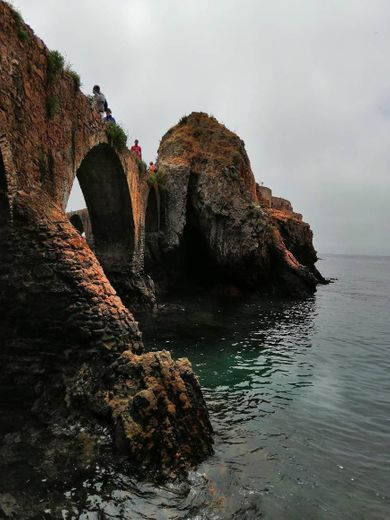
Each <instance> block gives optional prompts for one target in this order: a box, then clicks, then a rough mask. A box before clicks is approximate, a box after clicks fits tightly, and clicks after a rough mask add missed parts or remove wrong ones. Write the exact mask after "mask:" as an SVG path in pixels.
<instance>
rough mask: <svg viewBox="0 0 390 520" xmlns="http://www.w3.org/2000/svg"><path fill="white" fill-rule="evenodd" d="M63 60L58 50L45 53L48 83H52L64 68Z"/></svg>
mask: <svg viewBox="0 0 390 520" xmlns="http://www.w3.org/2000/svg"><path fill="white" fill-rule="evenodd" d="M64 64H65V60H64V57H63V56H62V54H61V53H60V52H58V51H50V52H49V54H48V55H47V79H48V81H49V83H53V82H54V81H55V79H56V78H57V77H58V76H59V74H61V72H62V71H63V70H64Z"/></svg>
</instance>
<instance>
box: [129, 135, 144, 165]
mask: <svg viewBox="0 0 390 520" xmlns="http://www.w3.org/2000/svg"><path fill="white" fill-rule="evenodd" d="M130 152H134V153H135V155H136V156H137V158H138V159H139V160H140V161H142V149H141V147H140V146H139V144H138V139H136V140H135V141H134V144H133V146H132V147H131V148H130Z"/></svg>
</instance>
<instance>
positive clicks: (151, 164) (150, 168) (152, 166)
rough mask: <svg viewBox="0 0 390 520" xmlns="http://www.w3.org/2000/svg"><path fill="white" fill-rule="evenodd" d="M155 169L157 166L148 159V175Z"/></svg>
mask: <svg viewBox="0 0 390 520" xmlns="http://www.w3.org/2000/svg"><path fill="white" fill-rule="evenodd" d="M156 171H157V166H156V165H155V164H154V162H153V161H150V163H149V173H150V175H152V174H153V173H155V172H156Z"/></svg>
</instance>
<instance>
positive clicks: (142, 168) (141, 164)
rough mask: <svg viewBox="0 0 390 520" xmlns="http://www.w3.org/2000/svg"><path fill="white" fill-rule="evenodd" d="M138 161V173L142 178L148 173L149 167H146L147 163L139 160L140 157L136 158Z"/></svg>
mask: <svg viewBox="0 0 390 520" xmlns="http://www.w3.org/2000/svg"><path fill="white" fill-rule="evenodd" d="M135 160H136V161H137V166H138V172H139V174H140V175H141V176H143V175H146V172H147V170H148V167H147V165H146V162H145V161H142V160H141V159H138V157H136V159H135Z"/></svg>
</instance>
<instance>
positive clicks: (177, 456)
mask: <svg viewBox="0 0 390 520" xmlns="http://www.w3.org/2000/svg"><path fill="white" fill-rule="evenodd" d="M63 65H64V63H63V58H62V57H61V56H60V55H59V53H57V52H53V51H49V49H47V47H46V46H45V44H44V43H43V42H42V41H41V40H40V39H39V38H37V37H36V36H35V34H34V32H33V31H32V29H31V28H30V27H28V26H27V25H26V24H25V23H24V21H23V19H22V17H21V15H20V14H19V13H18V12H16V11H14V10H13V9H12V8H11V6H10V5H9V4H8V3H6V2H3V1H0V74H1V82H0V314H1V320H0V411H1V412H3V411H4V410H7V408H9V407H11V406H12V407H13V408H14V409H16V410H19V411H20V415H22V416H23V415H24V413H26V415H28V414H29V413H30V410H31V409H32V410H34V412H35V413H36V414H37V416H38V417H39V418H40V419H41V420H43V421H44V425H45V427H47V428H51V427H53V423H54V422H55V420H57V419H58V420H60V419H61V418H62V419H63V418H65V416H66V417H68V418H69V420H70V423H71V424H72V429H71V431H72V432H74V433H75V437H76V438H77V430H78V429H79V432H80V431H83V428H84V425H85V424H89V423H93V424H95V425H96V424H99V425H104V427H106V428H108V430H109V431H110V434H111V436H112V440H113V441H114V442H116V444H117V445H118V446H119V447H120V448H121V449H122V450H123V451H124V452H125V453H126V454H127V459H128V460H129V461H130V462H131V463H132V464H133V467H134V468H135V469H136V471H138V472H139V473H142V474H145V473H148V474H151V475H154V476H155V475H166V474H173V473H175V472H176V473H177V472H180V471H182V470H184V469H186V468H187V467H189V466H190V465H191V464H194V463H196V462H197V461H199V460H201V459H202V457H204V456H206V455H207V454H209V453H211V451H212V448H211V445H212V439H211V425H210V422H209V419H208V413H207V409H206V406H205V403H204V401H203V398H202V394H201V391H200V387H199V382H198V381H197V379H196V377H195V376H194V374H193V373H192V370H191V366H190V364H189V362H188V361H186V360H177V361H175V360H173V359H172V358H171V357H170V355H169V354H168V353H167V352H165V351H162V352H153V353H145V352H144V347H143V344H142V337H141V333H140V331H139V328H138V323H137V322H136V321H135V320H134V317H133V315H132V314H131V313H130V311H129V310H128V308H126V306H125V305H124V303H123V302H122V300H121V299H120V297H119V296H118V294H117V293H116V291H115V289H114V287H115V286H120V287H123V285H125V284H126V283H127V281H128V280H129V279H130V280H134V276H136V277H138V278H137V279H138V280H139V282H140V283H141V282H142V268H141V265H140V264H141V262H142V260H143V250H142V243H143V221H144V198H145V190H146V189H147V184H146V182H142V179H141V178H140V172H139V168H138V166H137V163H136V161H135V160H134V158H133V157H132V155H131V154H130V153H129V151H128V150H126V149H123V148H121V149H120V148H119V147H118V146H116V145H115V143H114V142H113V140H112V139H111V138H110V135H109V133H108V131H107V127H106V126H105V125H104V123H103V122H102V121H101V120H100V117H99V116H98V114H97V113H96V112H95V111H94V110H92V108H91V106H90V103H89V102H88V99H87V98H86V96H84V95H83V94H82V92H81V91H80V90H79V88H78V85H79V83H78V81H77V75H75V73H74V72H73V71H70V70H67V69H65V68H64V66H63ZM76 175H77V176H78V178H79V180H80V184H81V186H82V189H83V191H84V195H85V198H86V200H87V204H88V209H89V216H90V218H91V225H92V228H93V233H94V239H95V240H94V247H95V254H94V253H93V252H92V250H91V249H90V247H89V246H88V244H87V243H86V241H85V240H84V239H83V238H82V237H81V236H80V234H79V232H78V231H77V230H76V229H75V228H74V227H73V226H72V224H71V223H70V221H69V219H68V218H67V217H66V215H65V212H64V207H65V205H66V201H67V200H68V197H69V193H70V190H71V187H72V183H73V181H74V179H75V176H76ZM144 292H145V291H144ZM128 294H129V293H128ZM133 294H134V293H133ZM80 428H81V430H80Z"/></svg>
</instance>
